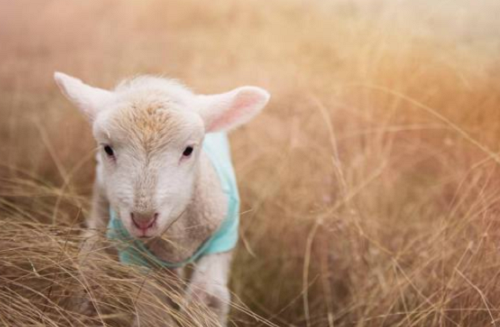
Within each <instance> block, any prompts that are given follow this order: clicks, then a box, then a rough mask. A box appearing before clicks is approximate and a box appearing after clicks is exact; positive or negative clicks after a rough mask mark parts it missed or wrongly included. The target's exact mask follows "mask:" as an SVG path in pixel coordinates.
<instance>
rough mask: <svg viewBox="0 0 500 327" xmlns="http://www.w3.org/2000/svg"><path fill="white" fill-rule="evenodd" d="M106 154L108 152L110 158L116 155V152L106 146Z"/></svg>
mask: <svg viewBox="0 0 500 327" xmlns="http://www.w3.org/2000/svg"><path fill="white" fill-rule="evenodd" d="M104 152H106V154H107V155H108V156H110V157H112V156H114V155H115V152H114V151H113V148H112V147H110V146H109V145H105V146H104Z"/></svg>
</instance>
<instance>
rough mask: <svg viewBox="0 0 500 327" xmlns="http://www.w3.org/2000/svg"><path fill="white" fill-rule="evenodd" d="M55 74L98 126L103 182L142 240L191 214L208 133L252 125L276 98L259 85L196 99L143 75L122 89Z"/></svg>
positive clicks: (164, 81) (127, 223) (174, 85)
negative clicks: (109, 87)
mask: <svg viewBox="0 0 500 327" xmlns="http://www.w3.org/2000/svg"><path fill="white" fill-rule="evenodd" d="M54 77H55V80H56V82H57V84H58V85H59V87H60V88H61V91H62V92H63V94H64V95H65V96H66V97H67V98H68V99H69V100H70V101H71V102H73V103H74V104H75V105H76V106H77V107H78V109H80V111H81V112H82V113H84V114H85V115H86V116H87V117H88V119H89V121H90V122H92V124H93V131H94V136H95V139H96V140H97V143H98V144H99V153H98V156H97V158H98V161H99V166H98V171H97V173H98V176H97V178H98V179H99V184H100V185H103V186H104V188H105V190H106V193H107V197H108V200H109V201H110V203H111V206H112V208H113V209H114V210H115V211H116V214H117V215H118V217H119V218H120V219H121V220H122V223H123V225H125V227H126V228H127V230H128V231H129V232H130V233H131V234H132V235H133V236H135V237H152V236H158V235H159V234H161V233H162V232H163V231H165V229H167V228H168V227H169V226H170V225H171V224H173V223H174V222H175V221H176V219H179V218H180V217H181V215H182V214H183V212H184V211H185V210H186V207H187V205H188V203H189V202H190V200H191V197H192V194H193V187H194V183H195V179H196V173H197V162H198V158H199V154H200V151H201V144H202V141H203V137H204V135H205V133H209V132H219V131H224V130H228V129H232V128H235V127H237V126H239V125H241V124H244V123H246V122H248V121H249V120H250V119H252V118H253V117H254V116H255V115H256V114H257V113H259V112H260V110H261V109H262V108H264V106H265V105H266V103H267V102H268V100H269V93H267V91H265V90H263V89H261V88H258V87H254V86H244V87H239V88H237V89H234V90H233V91H230V92H226V93H221V94H215V95H195V94H193V93H192V92H191V91H189V90H188V89H186V88H185V87H183V86H181V85H179V84H178V83H176V82H174V81H171V80H167V79H163V78H157V77H148V76H145V77H138V78H136V79H132V80H130V81H128V82H127V83H124V84H122V85H121V86H119V87H118V88H117V89H116V90H114V91H108V90H104V89H100V88H96V87H92V86H90V85H87V84H85V83H83V82H82V81H80V80H79V79H76V78H74V77H71V76H68V75H65V74H62V73H56V74H55V75H54Z"/></svg>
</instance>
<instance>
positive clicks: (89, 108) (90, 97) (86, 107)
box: [54, 72, 113, 121]
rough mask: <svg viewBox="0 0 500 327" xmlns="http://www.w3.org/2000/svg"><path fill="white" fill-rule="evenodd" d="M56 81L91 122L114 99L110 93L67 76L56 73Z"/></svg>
mask: <svg viewBox="0 0 500 327" xmlns="http://www.w3.org/2000/svg"><path fill="white" fill-rule="evenodd" d="M54 79H55V80H56V83H57V85H58V86H59V88H60V89H61V91H62V93H63V94H64V95H65V96H66V98H68V99H69V100H70V101H71V102H72V103H74V104H75V105H76V106H77V107H78V109H80V111H81V112H83V113H84V114H85V116H87V118H88V119H89V120H91V121H92V120H93V119H94V117H95V115H96V114H97V112H98V111H99V110H100V109H102V108H104V107H105V105H106V104H107V103H108V102H109V101H111V100H112V99H113V93H111V92H110V91H106V90H103V89H100V88H96V87H92V86H90V85H87V84H85V83H83V82H82V81H81V80H79V79H77V78H74V77H71V76H68V75H66V74H63V73H59V72H55V73H54Z"/></svg>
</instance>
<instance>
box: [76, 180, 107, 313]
mask: <svg viewBox="0 0 500 327" xmlns="http://www.w3.org/2000/svg"><path fill="white" fill-rule="evenodd" d="M108 221H109V202H108V199H107V197H106V195H105V192H104V190H103V189H102V188H101V186H100V185H99V183H98V182H97V181H96V182H95V183H94V190H93V195H92V208H91V213H90V216H89V218H88V220H87V229H86V230H85V231H84V232H83V235H82V236H83V244H82V246H81V249H80V256H79V266H80V272H81V276H82V279H83V282H84V284H85V285H86V286H87V288H88V290H89V291H90V292H91V291H92V288H94V286H95V279H94V278H93V277H92V265H91V264H90V263H92V262H95V258H97V257H98V256H99V255H102V253H101V254H100V253H99V249H100V248H102V244H100V242H99V240H100V239H102V235H103V233H104V232H105V230H106V228H107V224H108ZM89 296H90V297H91V294H89ZM91 302H92V301H91V300H90V299H89V298H87V297H86V298H84V299H83V300H80V301H79V303H78V304H76V305H77V306H78V308H77V309H78V311H80V312H81V313H83V314H87V315H91V314H93V313H94V306H93V305H92V303H91Z"/></svg>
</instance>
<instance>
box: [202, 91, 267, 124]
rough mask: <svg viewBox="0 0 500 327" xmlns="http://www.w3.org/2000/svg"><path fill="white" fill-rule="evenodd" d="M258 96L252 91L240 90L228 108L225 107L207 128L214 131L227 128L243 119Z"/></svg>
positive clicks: (249, 112)
mask: <svg viewBox="0 0 500 327" xmlns="http://www.w3.org/2000/svg"><path fill="white" fill-rule="evenodd" d="M258 100H259V97H258V96H256V95H255V94H254V93H252V92H245V91H243V92H240V93H238V94H237V95H236V97H235V99H233V101H232V103H231V104H230V105H229V108H228V109H226V110H225V111H224V112H223V113H222V114H221V115H220V116H219V117H217V118H216V119H215V120H214V121H213V122H212V124H210V128H209V130H211V131H215V130H219V129H224V128H227V127H228V126H230V125H232V124H234V123H235V122H236V121H238V120H243V121H244V120H245V117H246V116H250V115H251V114H252V110H251V109H252V107H253V106H254V105H255V104H256V103H257V102H258Z"/></svg>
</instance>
